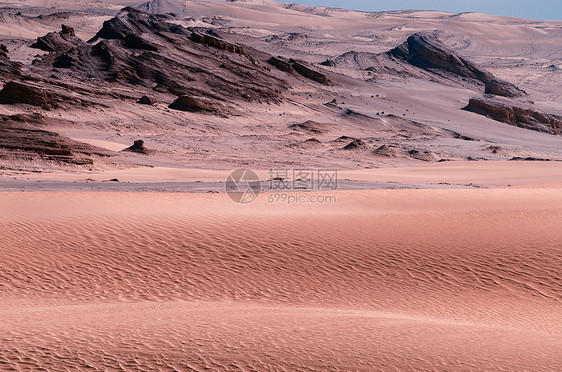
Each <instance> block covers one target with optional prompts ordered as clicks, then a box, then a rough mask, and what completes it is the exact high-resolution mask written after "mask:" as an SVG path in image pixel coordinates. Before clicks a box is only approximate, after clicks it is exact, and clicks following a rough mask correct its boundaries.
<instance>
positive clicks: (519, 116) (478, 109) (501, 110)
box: [463, 98, 562, 135]
mask: <svg viewBox="0 0 562 372" xmlns="http://www.w3.org/2000/svg"><path fill="white" fill-rule="evenodd" d="M463 110H466V111H471V112H475V113H477V114H480V115H485V116H488V117H490V118H492V119H494V120H497V121H501V122H502V123H507V124H509V125H514V126H517V127H521V128H526V129H531V130H535V131H538V132H544V133H549V134H557V135H562V118H561V117H559V116H556V115H551V114H546V113H542V112H540V111H538V110H536V109H534V108H532V107H531V106H528V107H521V106H515V105H513V104H511V103H509V102H503V101H499V100H497V99H490V98H484V99H481V98H472V99H470V100H469V102H468V105H467V106H466V107H464V108H463Z"/></svg>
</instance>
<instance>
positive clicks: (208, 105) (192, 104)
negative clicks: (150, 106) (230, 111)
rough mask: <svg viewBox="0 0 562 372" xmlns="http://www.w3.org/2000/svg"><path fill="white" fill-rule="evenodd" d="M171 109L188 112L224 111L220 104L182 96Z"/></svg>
mask: <svg viewBox="0 0 562 372" xmlns="http://www.w3.org/2000/svg"><path fill="white" fill-rule="evenodd" d="M169 107H170V108H171V109H174V110H179V111H189V112H209V113H219V112H222V111H224V107H223V105H222V104H220V103H218V102H216V101H213V100H211V99H209V98H206V97H193V96H188V95H183V96H180V97H178V98H177V99H176V100H175V101H174V102H172V103H171V104H170V106H169Z"/></svg>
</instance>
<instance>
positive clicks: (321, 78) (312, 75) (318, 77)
mask: <svg viewBox="0 0 562 372" xmlns="http://www.w3.org/2000/svg"><path fill="white" fill-rule="evenodd" d="M289 63H291V65H292V66H293V69H294V70H295V71H296V72H298V73H299V74H301V75H302V76H304V77H305V78H307V79H310V80H313V81H316V82H317V83H320V84H324V85H331V81H330V79H328V77H327V76H326V75H324V74H323V73H321V72H318V71H316V70H313V69H312V68H310V67H308V66H306V65H305V64H304V63H302V62H297V61H294V60H290V61H289Z"/></svg>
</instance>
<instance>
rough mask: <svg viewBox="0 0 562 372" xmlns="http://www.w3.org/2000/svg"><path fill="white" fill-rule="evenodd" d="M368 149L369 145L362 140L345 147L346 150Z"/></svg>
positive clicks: (354, 141)
mask: <svg viewBox="0 0 562 372" xmlns="http://www.w3.org/2000/svg"><path fill="white" fill-rule="evenodd" d="M365 148H367V144H366V143H365V142H363V141H362V140H360V139H356V140H353V141H351V142H350V143H348V144H347V145H345V146H344V147H343V149H344V150H360V149H365Z"/></svg>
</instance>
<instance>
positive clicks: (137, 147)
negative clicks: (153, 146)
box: [123, 140, 150, 155]
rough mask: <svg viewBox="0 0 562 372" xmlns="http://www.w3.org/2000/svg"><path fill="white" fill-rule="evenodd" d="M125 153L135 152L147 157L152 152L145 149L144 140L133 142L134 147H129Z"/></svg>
mask: <svg viewBox="0 0 562 372" xmlns="http://www.w3.org/2000/svg"><path fill="white" fill-rule="evenodd" d="M123 151H128V152H135V153H137V154H145V155H146V154H148V153H149V152H150V151H149V150H148V149H147V148H146V147H144V141H143V140H136V141H135V142H133V145H132V146H129V147H127V148H126V149H124V150H123Z"/></svg>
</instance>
